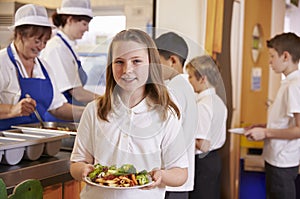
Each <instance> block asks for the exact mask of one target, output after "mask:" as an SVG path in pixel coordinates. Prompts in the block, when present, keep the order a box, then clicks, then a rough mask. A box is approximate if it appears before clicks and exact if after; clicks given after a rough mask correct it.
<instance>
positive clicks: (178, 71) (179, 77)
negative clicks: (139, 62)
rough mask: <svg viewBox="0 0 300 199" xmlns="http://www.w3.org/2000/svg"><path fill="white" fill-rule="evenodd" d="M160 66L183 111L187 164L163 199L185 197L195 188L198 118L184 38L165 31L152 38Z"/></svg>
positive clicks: (184, 198)
mask: <svg viewBox="0 0 300 199" xmlns="http://www.w3.org/2000/svg"><path fill="white" fill-rule="evenodd" d="M155 43H156V46H157V48H158V51H159V55H160V61H161V63H162V67H163V78H164V80H165V83H166V85H167V87H168V89H169V92H170V93H171V94H172V96H174V98H175V100H176V102H177V103H178V107H179V109H180V110H181V115H182V128H183V131H184V138H185V140H186V145H187V146H188V147H187V149H186V152H187V155H188V159H189V168H188V180H187V182H186V183H185V184H184V185H182V186H180V187H166V190H167V192H166V196H165V199H188V197H189V191H193V189H194V170H195V169H194V167H195V132H196V127H197V121H198V119H197V118H198V113H197V105H196V100H195V96H194V92H193V87H192V86H191V85H190V84H189V82H188V80H187V77H185V76H184V75H185V74H183V67H184V63H185V61H186V59H187V55H188V45H187V43H186V42H185V40H184V39H183V38H182V37H181V36H179V35H178V34H176V33H174V32H167V33H164V34H162V35H160V36H159V37H158V38H156V39H155Z"/></svg>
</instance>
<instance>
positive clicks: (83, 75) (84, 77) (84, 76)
mask: <svg viewBox="0 0 300 199" xmlns="http://www.w3.org/2000/svg"><path fill="white" fill-rule="evenodd" d="M56 35H57V36H58V37H59V38H60V39H61V40H62V41H63V42H64V43H65V45H66V46H67V47H68V49H69V50H70V51H71V53H72V55H73V57H74V59H75V60H76V62H77V65H78V74H79V77H80V81H81V84H82V85H85V84H86V82H87V74H86V72H85V71H84V70H83V68H82V65H81V61H80V60H79V59H78V58H77V56H76V54H75V53H74V51H73V49H72V47H71V46H70V44H69V43H68V42H67V41H66V40H65V39H64V38H63V37H62V36H61V34H59V33H57V34H56ZM63 94H64V96H65V97H66V98H67V100H68V102H69V103H70V104H76V105H81V106H82V105H83V103H81V102H78V101H77V100H75V99H72V95H71V94H70V93H69V91H68V90H67V91H65V92H63Z"/></svg>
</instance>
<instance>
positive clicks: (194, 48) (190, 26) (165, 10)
mask: <svg viewBox="0 0 300 199" xmlns="http://www.w3.org/2000/svg"><path fill="white" fill-rule="evenodd" d="M183 8H184V9H183ZM205 10H206V0H189V1H188V3H187V1H182V0H157V7H156V12H157V13H156V27H157V28H158V29H159V30H158V34H157V36H158V35H160V34H161V33H163V32H166V31H175V32H177V33H178V34H180V35H181V36H183V37H184V38H185V40H186V41H187V43H188V46H189V50H190V52H189V56H188V60H189V59H190V58H192V57H194V56H196V55H200V54H202V53H203V50H204V48H203V46H204V40H205V25H206V22H205V21H206V12H205Z"/></svg>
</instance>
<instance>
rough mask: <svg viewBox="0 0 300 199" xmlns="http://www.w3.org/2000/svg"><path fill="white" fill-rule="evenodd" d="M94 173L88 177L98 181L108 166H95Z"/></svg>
mask: <svg viewBox="0 0 300 199" xmlns="http://www.w3.org/2000/svg"><path fill="white" fill-rule="evenodd" d="M94 168H95V169H94V171H92V172H91V173H89V175H88V177H89V178H90V179H91V180H92V181H93V180H94V179H96V177H97V176H98V175H99V174H100V173H101V172H102V171H104V170H106V168H107V167H106V166H103V165H101V164H95V165H94Z"/></svg>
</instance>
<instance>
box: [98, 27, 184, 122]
mask: <svg viewBox="0 0 300 199" xmlns="http://www.w3.org/2000/svg"><path fill="white" fill-rule="evenodd" d="M117 41H133V42H137V43H140V44H143V45H145V46H146V47H147V50H148V57H149V76H148V80H147V83H146V91H145V92H146V93H145V94H146V97H147V99H149V102H151V103H152V104H153V105H159V106H158V107H162V112H161V117H162V119H163V120H165V119H166V118H167V114H168V110H171V111H172V112H173V113H176V115H177V117H178V118H180V111H179V109H178V107H177V106H176V104H175V103H174V102H173V101H172V100H171V98H170V96H169V94H168V91H167V88H166V87H165V85H164V82H163V78H162V68H161V64H160V58H159V53H158V50H157V48H156V46H155V43H154V42H153V40H152V39H151V37H150V36H149V35H148V34H147V33H145V32H143V31H141V30H137V29H129V30H123V31H121V32H119V33H118V34H117V35H116V36H115V37H114V38H113V40H112V42H111V44H110V46H109V50H108V56H107V68H106V89H105V94H104V95H103V96H101V97H100V98H99V101H98V116H99V117H100V118H101V119H102V120H105V121H108V119H107V116H108V113H109V112H110V111H111V109H112V103H113V102H112V100H113V98H114V97H113V95H114V92H113V91H114V89H115V87H116V86H117V83H116V81H115V79H114V78H113V73H112V62H113V60H112V49H113V47H114V43H115V42H117Z"/></svg>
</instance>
